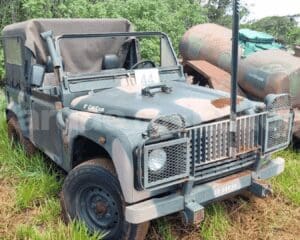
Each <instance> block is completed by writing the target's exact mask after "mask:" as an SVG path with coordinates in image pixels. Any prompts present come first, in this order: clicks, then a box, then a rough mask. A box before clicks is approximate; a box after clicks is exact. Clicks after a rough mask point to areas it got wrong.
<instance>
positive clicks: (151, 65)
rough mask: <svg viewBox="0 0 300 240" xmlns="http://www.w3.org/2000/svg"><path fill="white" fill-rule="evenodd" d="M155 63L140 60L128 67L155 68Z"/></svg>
mask: <svg viewBox="0 0 300 240" xmlns="http://www.w3.org/2000/svg"><path fill="white" fill-rule="evenodd" d="M155 67H156V66H155V63H154V62H153V61H151V60H142V61H139V62H137V63H136V64H134V65H133V66H132V67H131V68H130V69H141V68H155Z"/></svg>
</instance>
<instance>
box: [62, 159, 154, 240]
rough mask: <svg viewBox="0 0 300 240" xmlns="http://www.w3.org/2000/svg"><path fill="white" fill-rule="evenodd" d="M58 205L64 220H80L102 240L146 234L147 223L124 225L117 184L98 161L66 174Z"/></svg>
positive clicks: (128, 239)
mask: <svg viewBox="0 0 300 240" xmlns="http://www.w3.org/2000/svg"><path fill="white" fill-rule="evenodd" d="M104 162H107V161H104ZM61 204H62V209H63V216H64V219H65V220H67V221H69V220H71V219H80V220H82V221H84V222H85V224H86V225H87V227H88V229H89V230H90V231H91V232H93V231H98V232H101V233H107V235H106V236H105V239H112V240H121V239H122V240H139V239H140V240H142V239H144V238H145V236H146V234H147V232H148V228H149V223H148V222H147V223H143V224H138V225H135V224H130V223H128V222H126V220H125V217H124V211H125V202H124V199H123V195H122V192H121V188H120V184H119V182H118V179H117V178H116V176H115V172H114V170H113V168H111V167H108V166H107V164H106V165H105V164H104V165H103V161H101V159H98V160H90V161H87V162H85V163H83V164H80V165H78V166H77V167H76V168H74V169H73V170H72V171H71V172H70V173H69V174H68V176H67V177H66V179H65V182H64V185H63V188H62V193H61Z"/></svg>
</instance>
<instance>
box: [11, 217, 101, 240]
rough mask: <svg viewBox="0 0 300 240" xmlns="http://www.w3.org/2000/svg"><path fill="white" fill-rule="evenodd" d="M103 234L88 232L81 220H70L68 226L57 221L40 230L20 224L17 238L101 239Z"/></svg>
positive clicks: (35, 239)
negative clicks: (53, 224)
mask: <svg viewBox="0 0 300 240" xmlns="http://www.w3.org/2000/svg"><path fill="white" fill-rule="evenodd" d="M104 236H105V234H100V233H94V234H93V235H91V234H90V232H89V230H88V229H87V227H86V226H85V225H84V224H83V223H81V222H72V223H70V224H69V225H68V226H66V225H64V223H63V222H61V221H59V222H58V224H56V225H55V226H51V225H50V226H48V228H47V229H45V230H44V231H41V230H40V229H39V228H37V227H36V226H32V225H20V226H19V228H18V231H17V239H20V240H26V239H31V240H53V239H55V240H65V239H72V240H101V239H103V237H104Z"/></svg>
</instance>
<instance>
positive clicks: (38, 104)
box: [2, 19, 293, 239]
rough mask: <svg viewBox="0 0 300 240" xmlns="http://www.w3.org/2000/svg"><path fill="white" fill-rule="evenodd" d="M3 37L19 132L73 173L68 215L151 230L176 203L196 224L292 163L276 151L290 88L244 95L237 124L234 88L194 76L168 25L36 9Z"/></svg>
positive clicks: (140, 234) (16, 136) (131, 233)
mask: <svg viewBox="0 0 300 240" xmlns="http://www.w3.org/2000/svg"><path fill="white" fill-rule="evenodd" d="M2 37H3V46H4V51H5V64H6V79H7V80H6V87H5V94H6V97H7V108H6V116H7V124H8V134H9V137H10V139H11V141H12V142H19V143H21V145H23V146H24V149H25V151H26V153H27V154H28V155H31V154H33V153H34V152H35V151H36V150H37V149H38V150H40V151H42V152H43V153H44V154H45V155H47V156H48V157H49V158H50V159H51V160H53V161H54V162H55V163H56V164H57V165H58V166H60V167H61V168H62V169H64V170H65V171H66V172H67V173H68V174H67V177H66V179H65V181H64V184H63V188H62V192H61V204H62V209H63V213H64V216H65V218H66V219H67V220H68V219H80V220H83V221H84V222H85V223H86V225H87V226H88V228H89V229H90V230H91V231H101V232H105V233H107V235H106V239H144V237H145V235H146V233H147V230H148V226H149V221H150V220H152V219H156V218H159V217H162V216H166V215H169V214H173V213H177V212H178V213H179V212H180V213H182V214H181V216H182V218H183V220H184V221H185V222H186V223H199V222H200V221H201V220H202V219H203V216H204V214H203V213H204V207H205V205H207V204H208V203H210V202H212V201H215V200H218V199H220V198H223V197H226V196H228V195H230V194H234V193H238V192H240V191H241V190H249V191H250V192H252V193H254V194H256V195H258V196H261V197H264V196H266V195H267V194H268V192H269V190H270V189H269V187H268V186H267V185H266V184H264V183H262V180H264V179H268V178H270V177H272V176H276V175H278V174H280V173H281V172H282V171H283V169H284V159H282V158H275V159H273V158H271V154H272V153H274V152H276V151H278V150H281V149H283V148H285V147H287V146H288V144H289V142H290V137H291V129H292V122H293V112H292V110H291V104H290V98H289V96H288V95H285V94H281V95H268V96H267V97H266V98H265V102H264V103H258V102H253V101H249V100H247V99H245V98H242V97H238V98H237V104H236V107H237V109H236V112H237V115H236V119H234V121H233V122H232V121H231V120H230V118H229V115H230V101H231V96H230V94H229V93H226V92H222V91H218V90H215V89H209V88H205V87H198V86H193V85H189V84H187V83H186V79H185V75H184V73H183V69H182V67H181V66H180V65H179V64H178V61H177V58H176V55H175V53H174V50H173V48H172V45H171V43H170V41H169V38H168V37H167V35H166V34H164V33H161V32H133V31H132V28H131V24H130V23H129V22H128V21H127V20H119V19H115V20H112V19H93V20H92V19H70V20H67V19H36V20H29V21H26V22H22V23H16V24H12V25H9V26H7V27H5V28H4V30H3V32H2ZM233 129H235V135H234V138H232V137H231V136H232V135H231V134H230V133H231V132H232V130H233ZM232 142H234V144H232Z"/></svg>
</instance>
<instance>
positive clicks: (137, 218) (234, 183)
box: [125, 158, 285, 224]
mask: <svg viewBox="0 0 300 240" xmlns="http://www.w3.org/2000/svg"><path fill="white" fill-rule="evenodd" d="M284 165H285V160H284V159H282V158H276V159H273V160H271V161H270V162H268V164H266V165H265V166H263V167H262V168H261V169H259V170H258V171H256V172H253V171H249V170H247V171H243V172H240V173H237V174H234V175H230V176H228V177H224V178H221V179H218V180H215V181H212V182H209V183H205V184H202V185H198V186H195V187H193V188H191V189H190V191H185V193H174V194H170V195H168V196H165V197H160V198H152V199H150V200H147V201H144V202H141V203H137V204H134V205H130V206H127V207H126V210H125V217H126V220H127V221H128V222H130V223H133V224H139V223H142V222H146V221H149V220H152V219H156V218H159V217H163V216H166V215H169V214H172V213H176V212H180V211H183V212H184V213H185V215H186V214H187V215H188V216H187V218H189V219H191V218H192V219H193V218H195V219H196V218H198V219H199V213H202V212H203V209H204V208H203V207H202V205H205V204H207V203H209V202H212V201H215V200H217V199H220V198H223V197H225V196H227V195H229V194H233V193H237V192H239V191H241V190H244V189H249V190H250V191H252V192H254V193H256V194H258V195H259V193H258V192H263V191H261V190H262V189H259V187H258V186H260V185H258V184H257V182H258V181H259V180H264V179H268V178H271V177H273V176H277V175H279V174H280V173H282V172H283V170H284ZM197 214H198V217H197ZM200 215H201V216H200V218H201V217H202V214H200ZM191 216H192V217H191ZM192 221H194V222H195V220H192Z"/></svg>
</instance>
